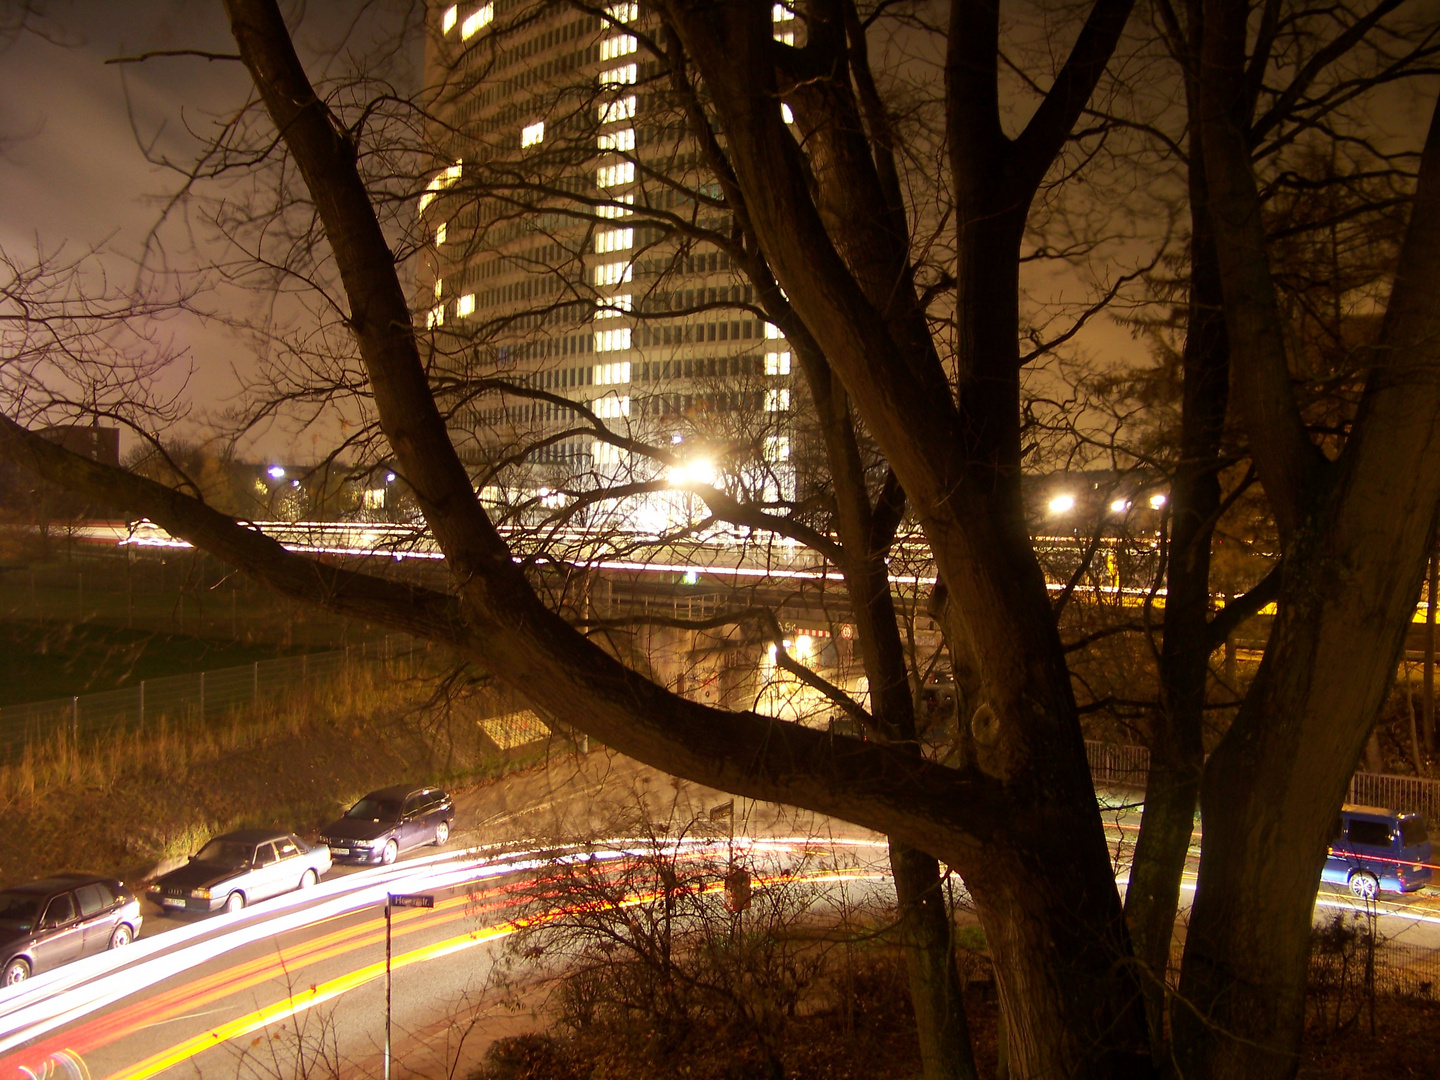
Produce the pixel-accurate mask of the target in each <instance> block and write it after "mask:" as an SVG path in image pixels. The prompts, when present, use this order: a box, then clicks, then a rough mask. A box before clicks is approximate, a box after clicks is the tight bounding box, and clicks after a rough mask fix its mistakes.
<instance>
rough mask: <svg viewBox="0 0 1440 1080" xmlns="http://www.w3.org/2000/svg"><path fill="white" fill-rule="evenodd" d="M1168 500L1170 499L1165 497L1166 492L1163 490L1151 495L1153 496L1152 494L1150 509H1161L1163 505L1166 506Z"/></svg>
mask: <svg viewBox="0 0 1440 1080" xmlns="http://www.w3.org/2000/svg"><path fill="white" fill-rule="evenodd" d="M1168 501H1169V500H1168V499H1166V498H1165V494H1164V493H1163V492H1160V493H1158V494H1155V495H1151V496H1150V509H1151V510H1159V509H1160V508H1161V507H1162V506H1164V505H1165V504H1166V503H1167V502H1168Z"/></svg>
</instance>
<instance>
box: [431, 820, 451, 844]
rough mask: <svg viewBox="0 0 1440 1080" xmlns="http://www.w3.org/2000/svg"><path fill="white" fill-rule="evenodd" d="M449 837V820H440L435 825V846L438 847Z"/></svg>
mask: <svg viewBox="0 0 1440 1080" xmlns="http://www.w3.org/2000/svg"><path fill="white" fill-rule="evenodd" d="M449 839H450V822H448V821H442V822H440V824H439V825H436V826H435V846H436V847H440V846H441V845H442V844H444V843H445V841H446V840H449Z"/></svg>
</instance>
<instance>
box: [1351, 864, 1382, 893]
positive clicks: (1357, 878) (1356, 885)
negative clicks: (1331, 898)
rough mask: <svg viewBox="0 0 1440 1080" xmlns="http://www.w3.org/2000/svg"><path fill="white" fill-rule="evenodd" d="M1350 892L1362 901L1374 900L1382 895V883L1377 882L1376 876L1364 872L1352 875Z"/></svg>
mask: <svg viewBox="0 0 1440 1080" xmlns="http://www.w3.org/2000/svg"><path fill="white" fill-rule="evenodd" d="M1350 891H1351V892H1352V893H1354V894H1355V895H1356V896H1358V897H1359V898H1360V899H1361V900H1374V899H1375V897H1377V896H1379V895H1380V882H1378V881H1376V880H1375V875H1374V874H1367V873H1366V872H1365V871H1363V870H1362V871H1360V872H1359V873H1358V874H1351V875H1350Z"/></svg>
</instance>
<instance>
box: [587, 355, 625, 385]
mask: <svg viewBox="0 0 1440 1080" xmlns="http://www.w3.org/2000/svg"><path fill="white" fill-rule="evenodd" d="M593 378H594V379H595V385H596V386H614V385H615V384H616V383H628V382H629V381H630V361H629V360H617V361H615V362H614V363H613V364H596V365H595V373H594V376H593Z"/></svg>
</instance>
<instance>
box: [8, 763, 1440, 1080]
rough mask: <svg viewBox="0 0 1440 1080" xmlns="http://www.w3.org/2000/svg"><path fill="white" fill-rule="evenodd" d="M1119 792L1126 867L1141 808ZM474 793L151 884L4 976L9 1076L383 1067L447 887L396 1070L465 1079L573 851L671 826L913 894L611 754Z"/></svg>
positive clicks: (759, 870) (1433, 915)
mask: <svg viewBox="0 0 1440 1080" xmlns="http://www.w3.org/2000/svg"><path fill="white" fill-rule="evenodd" d="M1109 801H1110V802H1111V803H1112V806H1111V808H1110V809H1108V810H1107V812H1106V818H1107V833H1108V835H1109V837H1110V839H1111V842H1112V844H1113V850H1114V853H1115V859H1116V868H1117V877H1118V878H1119V879H1120V880H1121V882H1122V883H1123V881H1124V878H1125V873H1126V869H1127V866H1128V855H1129V846H1130V844H1131V843H1132V842H1133V839H1134V836H1135V830H1136V829H1137V827H1138V824H1139V810H1138V807H1135V806H1128V805H1125V804H1124V802H1123V797H1116V798H1113V799H1111V800H1109ZM456 802H457V818H456V830H455V832H454V834H453V836H452V840H451V842H450V843H449V844H448V845H446V847H445V848H443V849H436V848H433V847H431V848H421V849H418V851H417V852H415V853H412V854H411V855H410V856H408V857H406V858H404V859H402V860H401V861H400V862H398V863H396V864H395V865H393V866H389V867H374V868H370V869H364V870H346V869H337V870H336V871H333V872H332V873H331V874H330V875H329V876H328V877H327V879H326V880H325V881H324V882H322V883H321V884H320V885H319V886H317V887H315V888H312V889H309V890H306V891H304V892H297V893H292V894H290V895H289V896H285V897H279V898H276V899H274V900H271V901H267V902H264V903H260V904H257V905H255V906H254V907H251V908H247V909H245V910H243V911H241V912H238V913H236V914H234V915H225V914H221V915H216V916H210V917H207V918H203V919H191V918H184V917H174V916H165V915H163V914H161V913H160V912H159V910H158V909H156V908H155V907H154V905H151V904H149V902H148V901H147V902H146V911H145V915H146V921H145V927H144V932H143V933H142V935H141V937H140V939H139V940H138V941H137V942H135V943H134V944H133V945H130V946H128V947H126V948H123V949H120V950H116V951H112V952H109V953H105V954H103V955H100V956H96V957H91V958H88V959H86V960H82V961H79V962H77V963H74V964H71V965H69V966H67V967H64V968H61V969H59V970H57V971H54V972H49V973H44V974H41V975H38V976H36V977H34V978H32V979H30V980H28V981H27V982H25V983H23V984H21V985H19V986H16V987H11V988H6V989H3V990H0V1080H12V1078H14V1080H39V1078H42V1077H43V1078H46V1080H49V1078H52V1077H54V1078H59V1077H67V1078H68V1077H73V1078H75V1080H87V1078H94V1080H101V1078H108V1080H148V1078H150V1077H156V1076H172V1077H175V1076H204V1077H206V1078H207V1080H222V1078H229V1077H236V1078H242V1077H243V1078H256V1080H260V1078H273V1080H280V1078H282V1077H283V1078H285V1080H291V1078H294V1077H301V1076H305V1077H314V1078H320V1077H338V1076H342V1075H343V1076H346V1077H349V1076H376V1077H378V1076H381V1075H383V1071H384V1063H383V1046H384V1030H385V1023H384V1017H385V981H386V980H385V920H384V917H383V911H384V902H385V897H386V894H387V893H405V894H423V895H429V896H432V897H433V898H434V905H435V906H434V908H433V909H424V908H419V909H397V910H395V911H394V913H393V921H392V940H391V971H392V980H393V983H392V1003H393V1004H392V1009H393V1014H392V1015H393V1019H392V1030H393V1038H394V1050H395V1066H394V1069H393V1072H392V1075H393V1076H394V1077H396V1078H397V1080H401V1078H404V1077H408V1076H412V1075H429V1076H434V1075H464V1074H465V1073H466V1072H468V1071H469V1069H470V1068H471V1067H473V1065H474V1064H475V1063H476V1062H477V1061H478V1059H479V1055H480V1053H481V1052H482V1051H483V1049H484V1046H485V1045H486V1044H487V1043H488V1041H489V1039H491V1038H493V1037H495V1036H496V1035H497V1034H504V1033H510V1032H511V1031H519V1030H527V1029H530V1028H533V1027H534V1026H536V1022H535V1021H534V1020H533V1019H532V1018H531V1017H529V1016H528V1015H524V1014H518V1015H517V1014H515V1013H513V1012H506V1011H504V1010H498V1009H497V1008H496V1007H495V1006H494V1004H493V999H494V996H495V995H494V994H493V993H491V991H492V990H493V981H494V976H495V975H496V973H497V964H501V963H502V962H503V961H504V960H505V953H504V946H505V944H506V943H507V939H508V938H510V937H511V935H512V934H514V933H515V932H516V929H517V923H525V922H528V923H530V924H533V923H535V922H537V921H543V920H545V919H547V918H551V917H553V916H555V915H556V914H557V913H559V912H563V911H564V910H565V908H566V905H567V904H573V903H574V899H573V897H572V898H570V899H569V900H567V899H566V898H565V897H564V896H563V895H562V894H560V893H555V894H554V895H553V897H550V898H548V899H547V898H544V897H547V896H549V894H547V893H546V892H545V890H544V888H543V883H544V882H546V881H547V880H549V878H548V877H547V875H552V874H554V873H555V872H556V870H555V867H556V865H557V864H556V860H557V859H558V860H562V861H563V860H567V859H575V858H579V857H586V858H592V859H594V860H596V861H597V862H596V864H595V865H603V866H604V867H609V866H614V867H616V868H617V870H618V869H619V868H621V867H623V866H625V865H626V864H627V863H628V862H633V861H634V860H635V859H636V858H638V857H640V855H641V853H643V852H644V851H645V850H646V849H647V844H648V843H649V842H650V841H652V840H653V838H656V837H666V838H669V839H668V840H667V841H666V842H667V843H670V844H679V845H680V850H681V851H682V852H683V853H684V854H685V857H687V858H689V857H692V856H693V857H695V858H704V859H709V860H711V861H712V862H713V863H714V864H715V865H725V864H726V863H727V862H728V861H729V860H730V859H732V858H734V859H736V860H738V861H739V862H741V863H743V864H745V865H747V866H748V867H750V869H751V870H752V872H753V873H754V874H755V883H756V886H757V887H759V888H764V887H767V881H768V880H769V879H771V878H777V879H778V878H779V877H780V876H781V875H785V880H786V881H790V882H794V881H796V880H801V881H803V882H804V883H806V885H807V887H809V888H811V889H813V890H814V895H816V896H817V897H821V896H823V897H826V898H830V899H834V900H836V901H837V902H843V903H844V904H845V905H847V906H848V907H851V908H854V907H857V906H866V905H871V906H883V905H884V904H886V903H888V902H890V901H891V900H892V899H893V894H892V893H891V891H890V884H889V879H888V866H887V863H886V850H885V843H884V841H883V838H880V837H878V836H875V835H873V834H870V833H867V832H865V831H863V830H859V829H856V828H854V827H853V826H848V825H843V824H841V823H835V822H832V821H830V820H828V819H823V818H819V817H817V816H815V815H809V814H806V813H803V812H796V811H789V810H785V809H782V808H778V807H774V806H771V805H768V804H759V803H750V802H748V801H746V800H740V799H731V798H730V797H729V796H728V795H722V794H720V793H718V792H714V791H711V790H708V789H705V788H701V787H699V786H697V785H693V784H688V783H685V782H682V781H676V780H673V779H672V778H669V777H666V776H664V775H662V774H659V773H656V772H654V771H653V770H649V769H646V768H644V767H641V766H639V765H636V764H635V763H633V762H629V761H627V760H625V759H622V758H618V757H614V756H611V755H609V754H605V753H594V754H591V755H589V756H588V757H586V758H583V759H577V758H557V759H556V760H555V761H553V762H552V763H551V765H550V766H549V767H548V768H546V769H537V770H534V771H532V772H530V773H528V774H524V775H521V776H517V777H512V778H509V779H506V780H503V781H500V782H497V783H494V784H489V785H485V786H483V787H479V788H475V789H471V790H469V791H466V792H461V793H460V794H459V795H458V796H457V799H456ZM676 838H678V839H676ZM581 853H584V854H583V855H582V854H581ZM1197 855H1198V852H1196V851H1195V850H1193V849H1192V862H1191V866H1190V868H1189V871H1188V872H1187V882H1186V884H1187V887H1188V888H1193V885H1194V879H1193V872H1194V860H1195V858H1196V856H1197ZM537 883H538V885H539V886H540V887H539V888H538V889H537ZM715 887H716V889H717V890H718V888H719V887H720V886H719V884H718V882H717V883H716V886H715ZM961 899H962V901H963V893H962V896H961ZM1334 910H1340V911H1344V912H1354V911H1359V910H1361V904H1360V901H1358V900H1355V899H1354V898H1352V897H1351V896H1350V895H1349V894H1348V892H1345V891H1342V890H1338V889H1332V888H1330V887H1328V886H1322V890H1321V894H1320V896H1319V897H1318V898H1317V904H1316V917H1317V920H1319V919H1323V918H1325V917H1328V916H1329V914H1330V913H1331V912H1332V911H1334ZM1377 914H1378V917H1379V919H1380V928H1381V932H1382V934H1383V935H1384V936H1386V937H1387V938H1391V939H1396V940H1399V941H1402V942H1405V943H1407V944H1413V945H1419V946H1423V947H1427V948H1435V949H1440V895H1437V896H1434V897H1432V896H1430V895H1428V894H1427V893H1424V892H1422V893H1420V894H1418V895H1415V896H1412V897H1409V898H1400V897H1391V896H1388V895H1387V896H1385V897H1384V898H1382V899H1381V900H1380V902H1379V903H1378V905H1377ZM1181 921H1182V933H1183V917H1182V920H1181Z"/></svg>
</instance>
